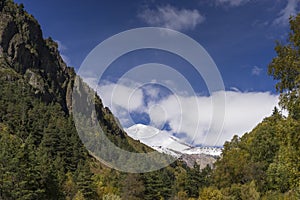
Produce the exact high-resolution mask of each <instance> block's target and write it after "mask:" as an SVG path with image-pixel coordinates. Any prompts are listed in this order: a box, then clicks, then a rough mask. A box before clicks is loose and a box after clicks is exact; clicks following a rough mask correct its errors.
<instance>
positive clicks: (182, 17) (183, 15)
mask: <svg viewBox="0 0 300 200" xmlns="http://www.w3.org/2000/svg"><path fill="white" fill-rule="evenodd" d="M138 17H139V18H140V19H141V20H143V21H144V22H146V23H147V24H148V25H150V26H159V27H165V28H170V29H174V30H178V31H184V30H193V29H194V28H195V27H196V26H197V25H198V24H201V23H202V22H204V20H205V17H204V16H203V15H201V14H200V13H199V11H198V10H196V9H194V10H188V9H178V8H175V7H173V6H170V5H167V6H161V7H157V9H149V8H147V9H145V10H143V11H142V12H141V13H139V14H138Z"/></svg>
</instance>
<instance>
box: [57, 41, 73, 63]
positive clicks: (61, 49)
mask: <svg viewBox="0 0 300 200" xmlns="http://www.w3.org/2000/svg"><path fill="white" fill-rule="evenodd" d="M55 42H56V43H57V44H58V51H59V52H60V56H61V58H62V59H63V60H64V61H65V63H66V64H67V65H68V66H70V65H71V59H70V58H69V57H68V56H66V55H65V51H66V50H67V49H68V48H67V46H65V45H64V44H63V43H62V42H61V41H59V40H55Z"/></svg>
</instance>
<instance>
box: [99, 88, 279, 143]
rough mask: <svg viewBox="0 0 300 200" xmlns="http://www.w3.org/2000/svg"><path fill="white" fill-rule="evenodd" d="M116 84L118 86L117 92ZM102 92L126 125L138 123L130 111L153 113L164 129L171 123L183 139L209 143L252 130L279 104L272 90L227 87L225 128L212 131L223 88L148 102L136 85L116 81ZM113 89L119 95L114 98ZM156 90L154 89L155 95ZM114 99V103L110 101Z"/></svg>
mask: <svg viewBox="0 0 300 200" xmlns="http://www.w3.org/2000/svg"><path fill="white" fill-rule="evenodd" d="M113 87H117V90H115V92H113V91H114V90H113V89H112V88H113ZM148 87H149V86H148ZM156 89H157V88H156ZM153 91H154V90H153ZM98 92H99V94H100V96H101V98H102V99H103V102H104V104H105V105H106V106H109V107H110V108H111V109H112V111H113V113H114V114H115V115H116V116H117V117H118V118H121V119H120V121H121V123H122V125H123V126H124V127H125V128H128V127H129V126H132V125H133V124H134V121H131V123H130V120H131V119H130V113H129V112H132V113H134V112H136V113H144V114H146V115H148V116H149V118H150V125H151V126H154V127H156V128H158V129H160V128H161V127H162V126H163V124H165V123H168V125H169V127H170V129H171V131H170V133H177V134H180V135H182V137H181V139H182V140H183V141H185V142H193V144H202V145H209V146H213V145H223V144H224V142H225V141H228V140H230V139H231V138H232V136H233V135H234V134H238V135H240V136H241V135H242V134H244V133H245V132H248V131H250V130H251V129H253V128H254V127H255V126H256V125H257V124H258V123H259V122H261V121H262V119H263V118H264V117H266V116H269V115H270V114H271V112H272V109H273V108H274V106H276V105H277V104H278V96H277V95H273V94H270V93H269V92H241V91H238V90H235V91H225V95H226V105H225V106H226V112H225V119H224V127H223V131H222V132H221V133H220V134H219V133H209V134H208V130H209V128H210V125H211V120H212V116H213V105H212V98H217V97H218V95H220V92H216V93H213V94H211V96H209V97H207V96H199V95H197V96H196V95H195V96H179V95H173V94H171V95H169V96H166V97H163V98H161V99H156V100H152V101H150V102H148V104H147V105H146V104H145V103H144V101H145V95H148V94H146V93H145V91H143V90H141V89H135V88H134V87H130V86H125V85H122V84H121V85H118V84H114V83H112V84H111V85H104V86H100V89H99V90H98ZM112 93H114V94H113V95H117V96H115V97H113V98H112ZM156 93H157V92H151V94H153V95H155V94H156ZM111 101H113V104H110V102H111ZM111 106H112V107H111ZM197 108H199V109H197Z"/></svg>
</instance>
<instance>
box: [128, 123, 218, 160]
mask: <svg viewBox="0 0 300 200" xmlns="http://www.w3.org/2000/svg"><path fill="white" fill-rule="evenodd" d="M125 131H126V132H127V134H128V135H129V136H130V137H132V138H133V139H135V140H139V141H140V142H141V143H144V144H145V145H147V146H150V147H152V148H153V149H155V150H157V151H159V152H163V153H166V154H170V155H173V156H176V157H179V156H180V155H182V154H188V155H192V154H206V155H213V156H220V155H221V148H216V147H192V146H191V145H188V144H186V143H184V142H182V141H180V139H179V138H176V137H175V136H173V135H172V134H171V133H169V132H168V131H164V130H159V129H157V128H155V127H152V126H148V125H144V124H135V125H133V126H131V127H129V128H127V129H125Z"/></svg>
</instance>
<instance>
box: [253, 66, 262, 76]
mask: <svg viewBox="0 0 300 200" xmlns="http://www.w3.org/2000/svg"><path fill="white" fill-rule="evenodd" d="M262 70H263V69H262V68H260V67H258V66H254V67H253V68H252V72H251V73H252V75H254V76H259V75H260V74H261V72H262Z"/></svg>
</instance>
